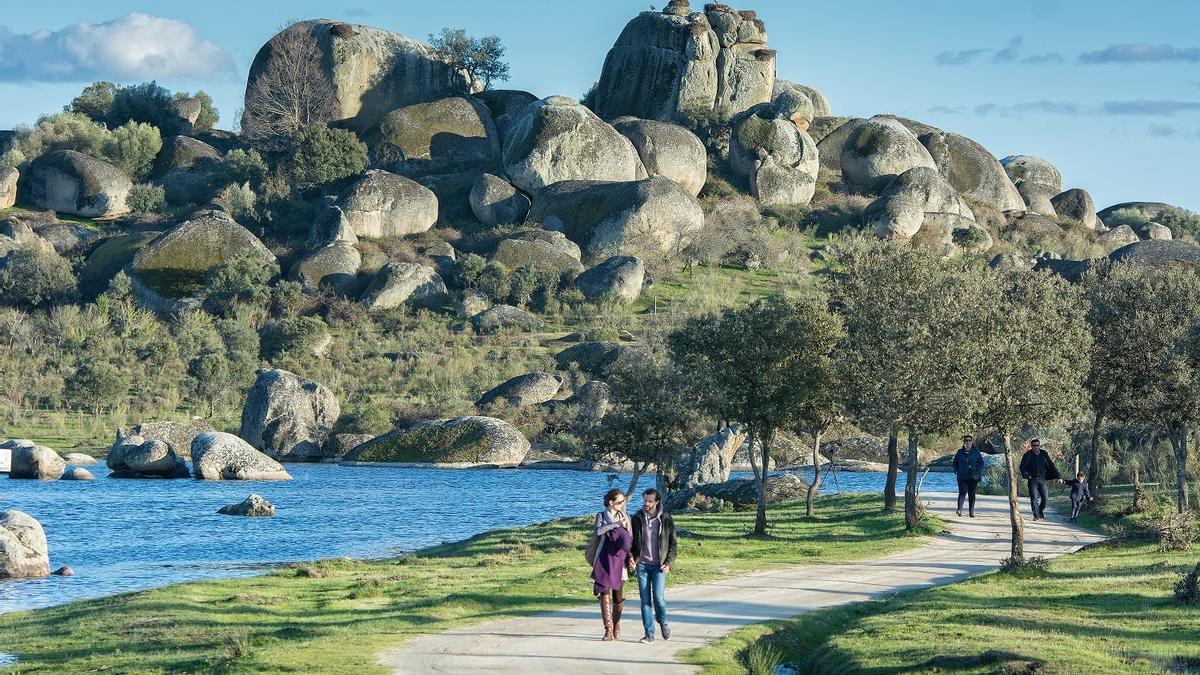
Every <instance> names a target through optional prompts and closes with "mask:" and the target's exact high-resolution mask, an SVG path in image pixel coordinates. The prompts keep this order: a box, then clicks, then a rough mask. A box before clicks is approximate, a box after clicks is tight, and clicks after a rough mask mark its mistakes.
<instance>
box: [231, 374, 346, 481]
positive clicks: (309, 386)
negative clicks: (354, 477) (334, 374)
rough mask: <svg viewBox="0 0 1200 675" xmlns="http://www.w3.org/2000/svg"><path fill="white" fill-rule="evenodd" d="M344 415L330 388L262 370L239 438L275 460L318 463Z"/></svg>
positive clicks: (248, 400)
mask: <svg viewBox="0 0 1200 675" xmlns="http://www.w3.org/2000/svg"><path fill="white" fill-rule="evenodd" d="M341 412H342V408H341V405H340V404H339V403H338V400H337V397H336V396H334V395H333V392H331V391H330V390H329V389H328V388H327V387H325V386H324V385H321V384H318V383H316V382H313V381H312V380H308V379H305V378H303V377H300V376H299V375H296V374H295V373H291V372H288V371H286V370H282V369H279V368H276V369H273V370H260V371H258V377H257V378H256V379H255V380H254V386H252V387H251V388H250V392H249V393H248V394H247V395H246V403H245V405H244V406H243V407H242V425H241V429H240V431H239V432H238V435H239V436H241V437H242V439H244V440H245V441H246V442H248V443H249V444H250V445H251V446H253V447H254V449H255V450H261V451H262V452H264V453H265V454H266V455H267V456H269V457H272V458H274V459H278V460H282V461H291V462H317V461H320V460H321V446H322V444H323V443H324V442H325V437H326V436H328V435H329V432H330V431H331V430H332V429H333V425H334V424H336V423H337V419H338V416H340V415H341Z"/></svg>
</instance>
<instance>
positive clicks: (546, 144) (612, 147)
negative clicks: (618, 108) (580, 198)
mask: <svg viewBox="0 0 1200 675" xmlns="http://www.w3.org/2000/svg"><path fill="white" fill-rule="evenodd" d="M504 170H505V171H506V172H507V173H508V176H509V178H510V179H511V180H512V183H513V185H516V186H517V187H518V188H520V189H522V190H524V191H526V192H529V193H534V192H537V191H538V190H540V189H541V188H543V187H545V186H547V185H551V184H553V183H557V182H559V181H566V180H571V181H576V180H593V181H631V180H636V179H638V178H642V177H644V176H645V173H646V170H645V168H644V167H643V166H642V160H641V159H640V158H639V157H638V154H637V150H635V149H634V147H633V144H632V143H630V142H629V139H628V138H625V137H624V136H622V135H621V134H620V133H618V132H617V130H616V129H613V128H612V127H611V126H609V125H608V124H607V123H605V122H604V121H603V120H601V119H600V118H599V117H596V114H595V113H593V112H592V111H591V110H588V109H587V108H585V107H583V106H582V105H580V104H579V102H578V101H576V100H574V99H571V98H567V97H566V96H551V97H549V98H545V99H542V100H540V101H538V102H537V103H533V104H530V105H528V106H526V107H525V108H524V109H523V110H522V111H521V112H520V114H519V116H518V117H517V119H516V120H515V121H514V122H513V127H512V129H510V130H509V133H508V136H506V138H505V143H504Z"/></svg>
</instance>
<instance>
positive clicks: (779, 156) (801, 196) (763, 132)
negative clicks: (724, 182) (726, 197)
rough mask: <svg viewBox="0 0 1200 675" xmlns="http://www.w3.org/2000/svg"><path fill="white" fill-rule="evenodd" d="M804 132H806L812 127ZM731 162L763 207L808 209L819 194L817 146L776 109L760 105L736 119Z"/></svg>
mask: <svg viewBox="0 0 1200 675" xmlns="http://www.w3.org/2000/svg"><path fill="white" fill-rule="evenodd" d="M803 126H804V128H805V129H807V128H808V124H807V122H805V124H804V125H803ZM729 161H730V163H731V164H732V165H733V168H734V170H735V171H737V172H738V173H739V174H741V175H742V176H744V177H745V178H746V180H747V181H748V182H749V184H750V192H751V194H753V195H754V196H755V197H757V198H758V200H759V202H761V203H762V204H764V205H768V206H771V205H792V204H800V205H803V204H808V203H809V202H810V201H812V197H813V193H814V192H816V189H817V172H818V171H819V170H820V161H819V159H818V157H817V144H816V143H814V142H813V140H812V137H810V136H809V135H808V134H807V133H806V132H805V131H803V130H802V129H801V128H800V127H798V126H797V125H796V123H795V122H794V121H793V119H792V118H791V116H790V115H789V112H788V110H787V109H785V108H782V107H780V106H779V105H776V104H775V103H762V104H759V105H756V106H754V107H753V108H751V109H749V110H747V111H746V112H744V113H741V114H740V115H738V116H737V117H735V118H734V119H733V133H732V136H731V138H730V142H729Z"/></svg>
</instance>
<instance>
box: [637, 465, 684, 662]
mask: <svg viewBox="0 0 1200 675" xmlns="http://www.w3.org/2000/svg"><path fill="white" fill-rule="evenodd" d="M677 544H678V542H677V540H676V538H675V522H674V521H672V520H671V514H669V513H667V512H666V510H665V509H664V508H663V503H662V497H661V496H660V495H659V494H658V490H655V489H654V488H650V489H648V490H646V491H645V492H643V493H642V510H641V511H638V512H637V514H636V515H634V517H633V547H632V548H631V549H630V552H629V559H630V560H631V561H632V562H633V563H636V565H637V580H638V593H639V594H640V595H641V598H642V627H643V628H645V629H646V635H645V636H644V637H643V638H642V639H641V640H640V642H647V643H648V642H654V622H655V620H656V619H657V620H658V625H659V628H661V629H662V637H663V639H664V640H670V639H671V626H670V624H668V623H667V598H666V595H665V593H666V590H667V574H668V573H669V572H670V571H671V566H672V565H674V564H675V549H676V546H677Z"/></svg>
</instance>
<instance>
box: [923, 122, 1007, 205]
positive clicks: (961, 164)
mask: <svg viewBox="0 0 1200 675" xmlns="http://www.w3.org/2000/svg"><path fill="white" fill-rule="evenodd" d="M920 140H921V143H922V144H924V146H925V148H926V149H927V150H929V154H930V155H931V156H932V157H933V161H934V163H935V164H937V169H938V171H940V172H941V173H942V175H943V176H945V177H946V180H947V181H949V182H950V185H952V186H954V189H955V190H958V192H959V194H961V195H962V196H963V197H966V198H967V199H970V200H972V201H974V202H978V203H980V204H984V205H987V206H990V207H992V208H994V209H996V210H998V211H1024V210H1025V202H1024V201H1023V200H1022V199H1021V195H1020V194H1018V193H1017V188H1016V187H1015V186H1014V185H1013V183H1012V180H1011V179H1010V178H1009V177H1008V174H1007V173H1005V171H1004V167H1003V166H1001V165H1000V162H999V160H997V159H996V158H995V157H994V156H993V155H992V153H990V152H988V151H987V149H986V148H984V147H983V146H982V145H980V144H978V143H976V142H975V141H973V140H971V139H969V138H967V137H966V136H960V135H958V134H952V133H946V132H941V131H935V132H932V133H927V134H925V135H923V136H921V139H920Z"/></svg>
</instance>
